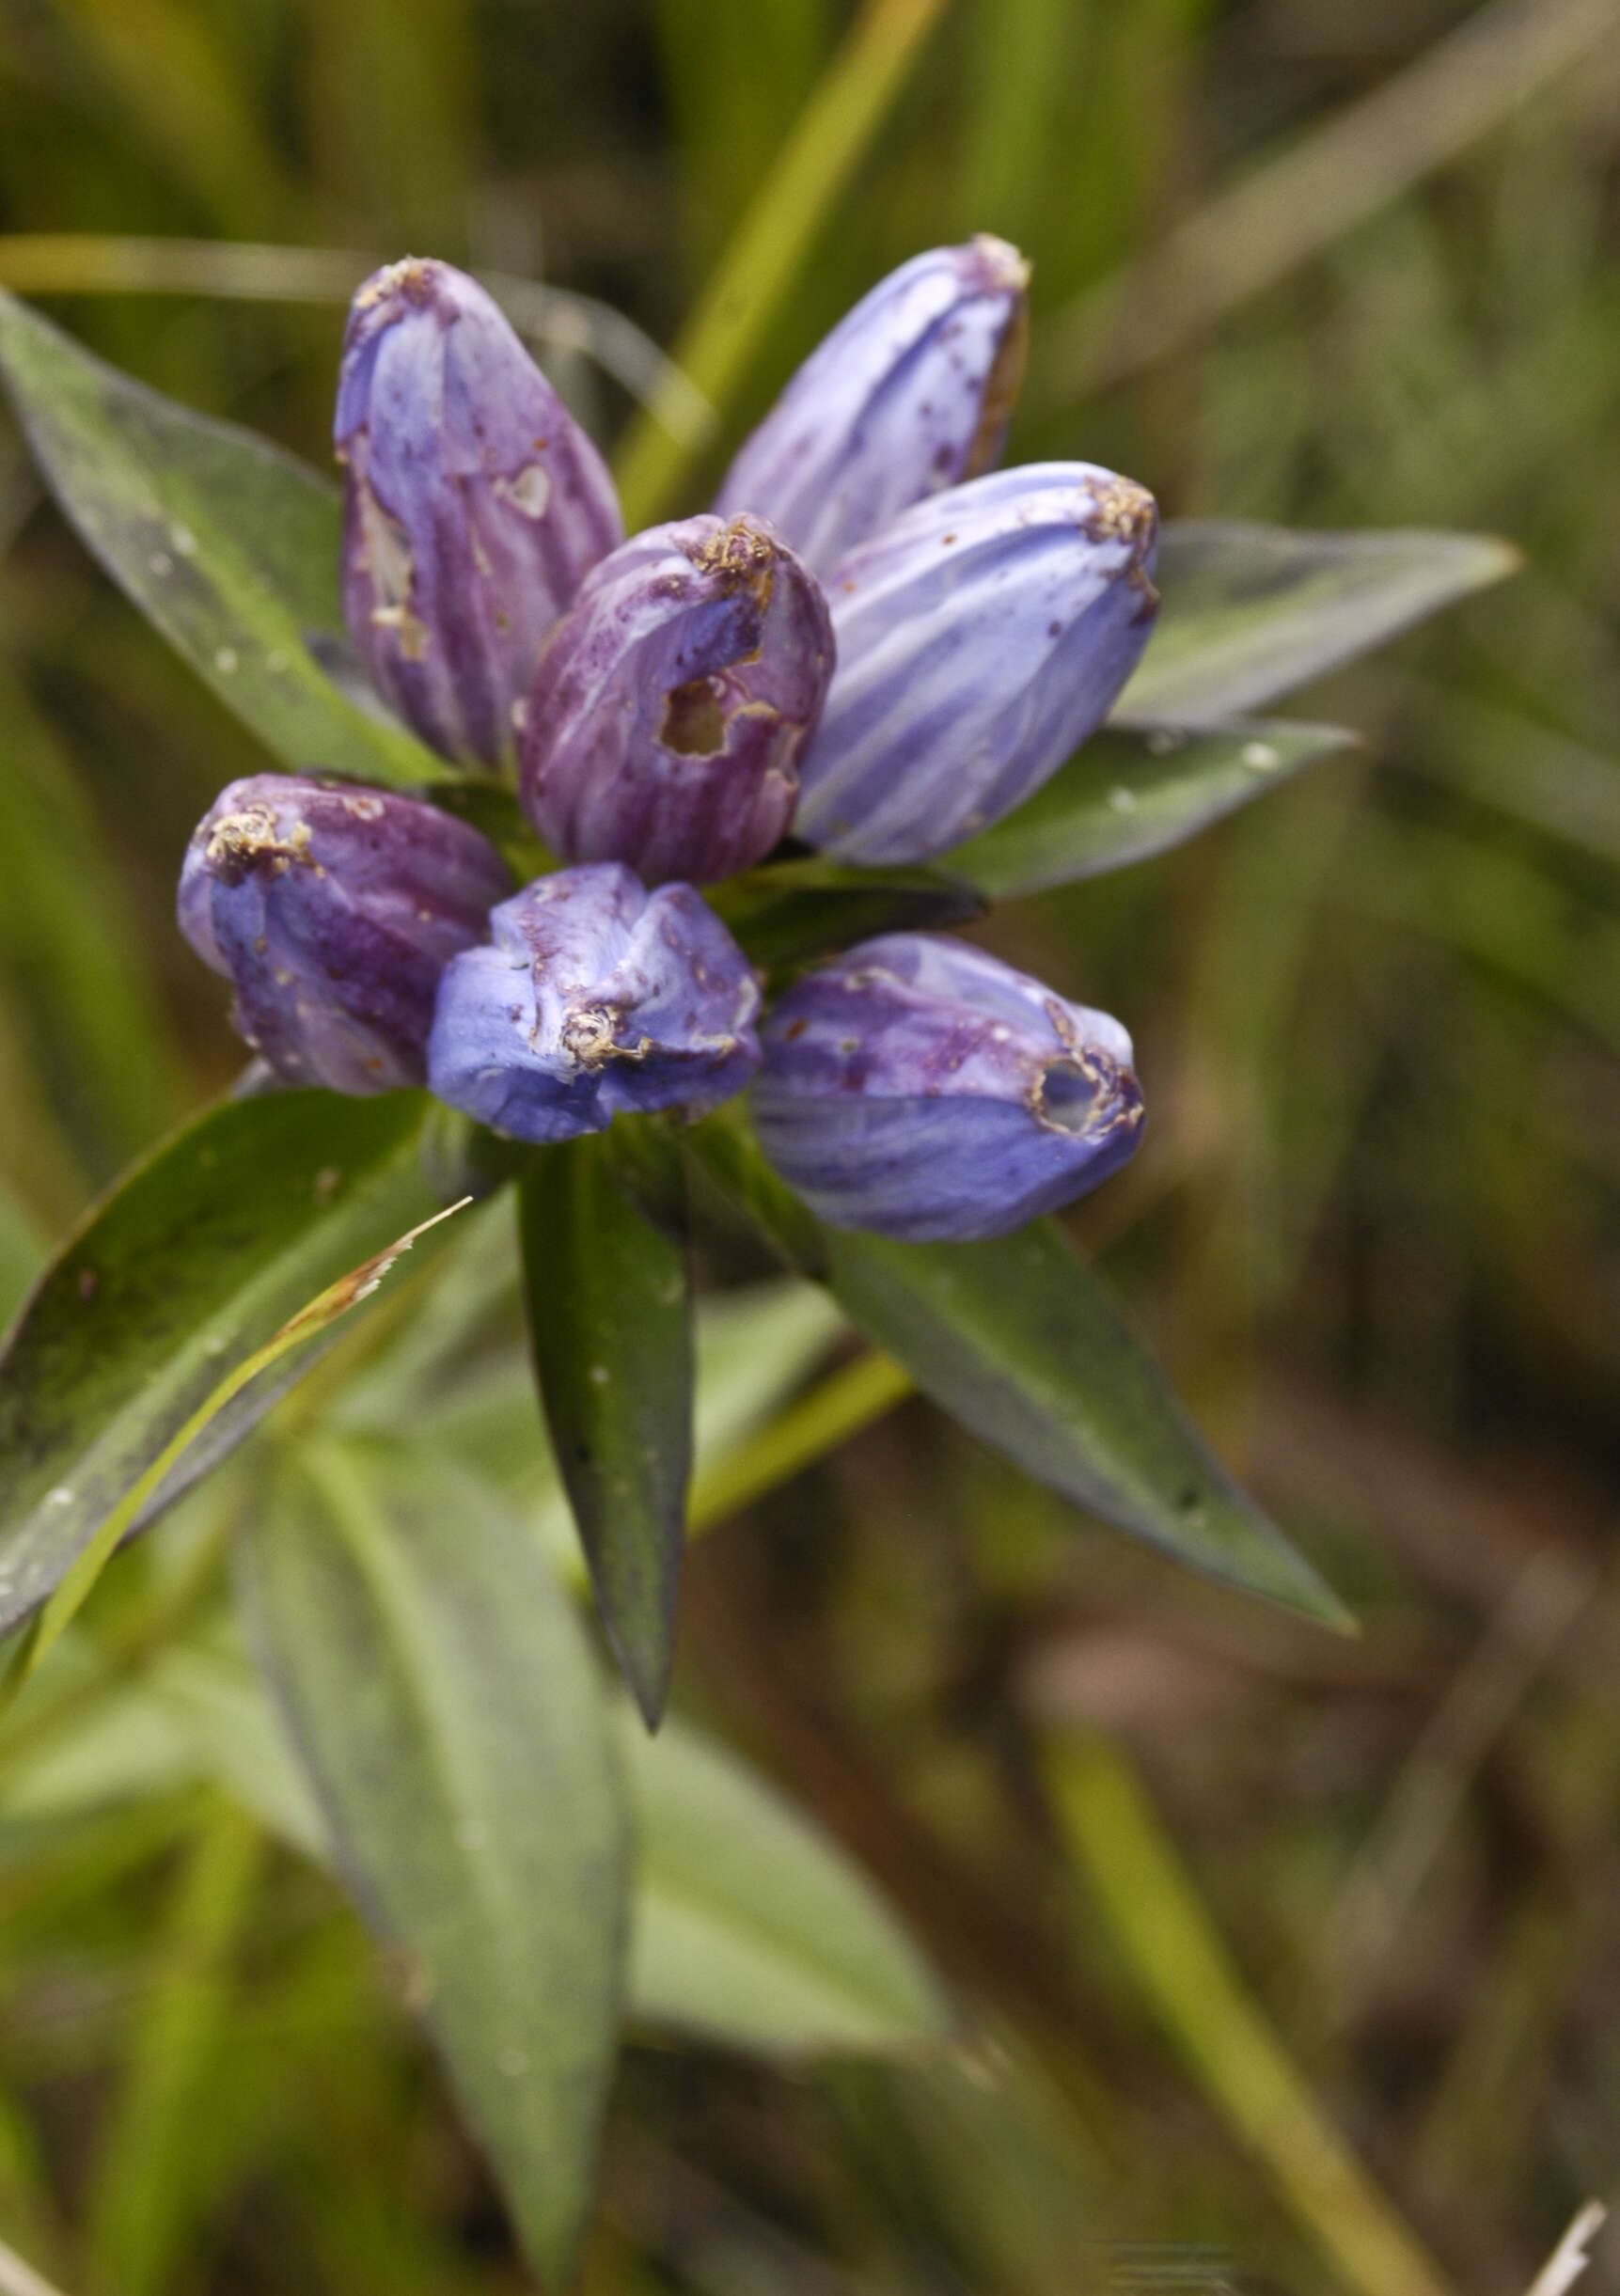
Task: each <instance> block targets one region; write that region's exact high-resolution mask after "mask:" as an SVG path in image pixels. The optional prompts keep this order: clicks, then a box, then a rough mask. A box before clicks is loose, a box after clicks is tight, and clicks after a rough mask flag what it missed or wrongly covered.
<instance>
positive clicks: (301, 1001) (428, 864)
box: [179, 773, 511, 1093]
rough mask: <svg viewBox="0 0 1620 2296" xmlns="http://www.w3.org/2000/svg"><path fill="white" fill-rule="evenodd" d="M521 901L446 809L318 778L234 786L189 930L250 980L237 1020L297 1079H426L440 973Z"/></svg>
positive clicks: (486, 851) (200, 862) (279, 777)
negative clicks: (495, 908) (501, 910)
mask: <svg viewBox="0 0 1620 2296" xmlns="http://www.w3.org/2000/svg"><path fill="white" fill-rule="evenodd" d="M510 891H511V873H510V872H509V871H508V869H507V867H506V864H505V862H504V861H502V859H501V857H500V856H499V855H498V854H497V853H496V851H495V847H494V846H493V845H492V844H490V843H489V841H488V840H487V839H485V838H483V837H480V835H479V833H478V831H477V830H476V829H472V828H469V827H468V826H466V824H465V823H464V822H460V821H453V820H451V818H450V817H449V815H448V814H447V813H441V812H440V811H439V810H438V808H437V807H436V806H431V805H423V804H421V803H419V802H418V800H417V799H416V798H414V797H401V796H399V795H397V794H395V793H394V792H393V791H391V790H381V789H365V788H362V787H361V786H359V785H358V784H357V783H355V782H353V781H329V780H317V779H315V778H311V777H310V776H308V775H305V774H274V773H267V774H257V775H255V776H254V777H253V778H251V779H249V780H246V781H233V782H232V783H231V784H230V786H229V788H228V789H227V790H226V791H225V792H224V793H223V794H222V795H221V796H220V797H219V798H218V799H217V801H216V802H215V804H214V805H213V807H212V810H210V811H209V812H208V813H207V814H205V816H204V817H203V819H202V821H201V823H200V824H199V825H198V826H197V832H196V834H195V836H194V837H193V838H192V841H191V844H190V846H189V848H188V850H187V853H186V857H185V864H184V867H183V868H182V870H181V880H180V902H179V908H180V924H181V932H182V933H183V934H184V935H185V936H186V938H187V940H188V941H190V943H191V945H192V947H193V948H194V949H195V950H196V951H197V954H198V956H200V957H201V958H202V959H203V961H204V963H205V964H208V965H212V967H213V969H214V971H215V972H221V973H224V974H225V975H226V976H227V977H228V979H229V980H231V981H232V982H234V983H235V985H236V1005H235V1009H234V1011H233V1013H232V1014H231V1021H232V1025H233V1026H234V1027H235V1029H236V1030H237V1032H238V1034H239V1035H241V1036H243V1037H244V1038H245V1039H246V1041H247V1042H248V1044H250V1045H251V1046H253V1048H254V1050H255V1051H256V1052H258V1053H259V1054H260V1056H261V1058H262V1059H263V1060H265V1061H266V1062H269V1064H270V1066H271V1067H272V1068H273V1069H274V1070H275V1073H276V1074H277V1075H278V1076H280V1077H285V1078H286V1080H287V1081H288V1082H289V1083H291V1084H324V1085H328V1086H330V1088H331V1089H332V1090H333V1091H334V1092H338V1093H383V1092H387V1091H389V1090H390V1089H392V1088H393V1087H394V1086H396V1085H405V1084H420V1083H422V1082H423V1081H424V1079H425V1077H426V1067H425V1063H424V1059H423V1053H424V1048H425V1046H426V1045H427V1041H428V1030H429V1027H430V1025H431V1024H432V1021H433V992H434V990H435V989H436V988H437V986H438V981H439V974H440V973H441V972H442V971H443V969H444V967H445V966H446V964H447V963H448V960H449V959H450V958H451V957H452V956H454V955H455V954H456V953H457V952H458V951H460V950H463V949H466V948H470V947H471V946H472V945H473V944H474V943H475V942H477V941H480V940H481V939H482V938H483V936H484V931H485V920H486V919H487V917H488V915H489V911H490V907H491V905H492V904H494V903H495V902H496V901H500V900H502V899H504V898H505V896H506V895H507V894H508V893H509V892H510Z"/></svg>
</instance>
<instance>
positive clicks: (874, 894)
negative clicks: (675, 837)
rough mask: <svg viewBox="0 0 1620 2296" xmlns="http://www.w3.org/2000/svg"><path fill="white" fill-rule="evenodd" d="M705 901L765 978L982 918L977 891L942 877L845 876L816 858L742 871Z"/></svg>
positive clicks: (883, 872) (862, 872)
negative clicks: (838, 953) (866, 945)
mask: <svg viewBox="0 0 1620 2296" xmlns="http://www.w3.org/2000/svg"><path fill="white" fill-rule="evenodd" d="M954 866H955V864H954V860H952V869H953V868H954ZM708 901H709V905H710V907H711V908H713V909H715V910H716V911H717V912H718V914H719V915H720V916H721V917H722V918H724V920H725V921H726V924H727V926H728V927H729V929H730V931H731V936H732V938H733V939H734V940H736V941H737V942H738V943H739V944H740V946H741V947H742V948H743V950H744V951H746V952H747V955H748V956H749V957H750V958H751V959H752V961H753V962H754V964H756V965H759V966H763V967H764V969H765V970H766V971H770V970H772V969H774V968H775V967H777V966H781V965H800V964H803V963H804V962H805V961H806V960H807V959H808V958H810V957H818V956H826V955H829V954H830V953H831V952H832V951H834V950H835V949H853V948H854V947H855V945H856V943H857V941H864V940H871V939H872V938H873V936H874V935H876V934H879V933H943V932H946V931H948V930H949V929H950V928H951V927H952V925H965V924H970V923H971V922H972V920H974V918H976V917H982V916H983V913H984V900H983V893H982V892H981V891H980V890H979V889H978V888H977V887H975V886H974V885H972V884H970V883H968V882H967V879H966V878H963V877H958V876H954V875H951V874H948V873H946V872H945V871H943V870H937V869H850V868H846V867H845V866H844V864H843V863H842V862H841V861H823V860H819V859H810V860H798V861H780V862H778V863H776V864H775V865H774V866H772V867H766V868H761V869H749V870H745V871H744V872H743V873H742V875H741V876H737V877H732V878H731V879H729V880H728V882H727V883H726V884H724V885H717V886H715V887H713V888H711V889H710V890H709V892H708Z"/></svg>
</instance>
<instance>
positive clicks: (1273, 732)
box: [950, 718, 1358, 900]
mask: <svg viewBox="0 0 1620 2296" xmlns="http://www.w3.org/2000/svg"><path fill="white" fill-rule="evenodd" d="M1357 739H1358V737H1357V735H1355V734H1354V733H1351V732H1349V731H1346V730H1345V728H1344V727H1342V726H1304V725H1290V724H1288V723H1287V722H1286V721H1285V720H1283V719H1282V718H1255V719H1252V720H1250V722H1249V723H1247V724H1237V725H1230V726H1214V727H1210V728H1208V729H1207V730H1205V731H1202V732H1201V731H1198V730H1197V729H1195V728H1192V727H1187V726H1149V727H1135V726H1106V727H1105V728H1104V729H1103V731H1101V732H1100V733H1097V734H1093V737H1092V739H1091V740H1090V741H1089V742H1088V743H1087V744H1086V746H1085V747H1084V748H1083V749H1080V750H1077V752H1076V754H1075V755H1074V756H1073V757H1072V758H1071V759H1070V760H1069V762H1068V763H1067V764H1066V765H1063V766H1061V767H1060V768H1059V770H1058V771H1057V772H1056V773H1055V774H1054V775H1053V776H1052V778H1051V779H1050V780H1049V781H1048V782H1047V783H1046V786H1045V787H1044V788H1042V789H1038V790H1037V791H1036V792H1035V794H1034V795H1033V796H1032V797H1029V798H1026V799H1025V801H1024V803H1023V804H1022V805H1021V806H1020V807H1019V808H1018V810H1017V811H1016V812H1014V813H1010V814H1009V815H1008V816H1007V818H1006V820H1005V821H999V822H998V823H997V824H996V826H995V827H994V828H993V829H987V830H986V831H985V832H984V834H983V837H976V838H974V839H973V840H972V841H971V842H970V843H969V844H966V845H958V846H957V847H956V848H955V849H954V851H953V852H952V854H951V856H950V863H951V867H952V869H953V870H955V871H956V872H957V873H959V874H961V875H962V876H964V877H967V879H968V880H969V881H970V882H971V883H972V884H974V885H976V886H978V888H979V889H980V890H981V891H982V892H983V893H985V894H987V895H989V896H990V897H991V898H992V899H995V900H1006V899H1008V898H1010V897H1012V896H1014V895H1016V894H1019V893H1038V892H1042V891H1044V890H1045V889H1046V888H1047V887H1048V886H1053V885H1073V884H1075V883H1077V881H1078V880H1079V879H1081V878H1082V877H1097V876H1101V875H1102V874H1103V873H1104V872H1105V871H1107V870H1110V869H1124V868H1125V866H1126V865H1127V864H1128V863H1129V862H1131V861H1145V860H1147V859H1149V858H1150V857H1152V856H1153V855H1154V854H1156V853H1167V852H1169V850H1170V848H1171V847H1172V845H1180V844H1183V843H1185V841H1187V839H1188V838H1189V837H1196V836H1197V834H1198V832H1199V830H1200V829H1204V828H1207V827H1208V826H1209V825H1210V824H1211V822H1216V821H1219V820H1220V819H1221V817H1222V815H1223V814H1226V813H1232V812H1235V811H1236V810H1237V808H1238V807H1239V806H1242V805H1247V804H1249V802H1250V799H1251V798H1254V797H1259V796H1262V795H1263V794H1265V792H1266V790H1268V789H1274V788H1275V787H1276V785H1277V783H1278V782H1279V781H1285V780H1286V779H1287V778H1288V777H1289V776H1290V775H1291V774H1296V773H1298V771H1299V769H1300V767H1301V766H1304V765H1311V764H1314V763H1315V762H1316V760H1317V759H1318V758H1325V757H1331V756H1332V755H1333V754H1334V752H1335V751H1336V750H1341V749H1348V748H1351V747H1354V746H1355V743H1356V741H1357Z"/></svg>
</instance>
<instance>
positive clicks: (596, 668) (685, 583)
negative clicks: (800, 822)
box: [520, 517, 833, 885]
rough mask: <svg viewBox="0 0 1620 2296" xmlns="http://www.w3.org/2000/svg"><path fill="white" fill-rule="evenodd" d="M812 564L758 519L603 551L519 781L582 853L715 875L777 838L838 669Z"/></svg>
mask: <svg viewBox="0 0 1620 2296" xmlns="http://www.w3.org/2000/svg"><path fill="white" fill-rule="evenodd" d="M832 661H833V644H832V626H831V624H830V622H829V621H828V620H827V610H826V600H825V599H824V598H823V596H822V593H821V590H820V587H819V585H818V584H817V582H816V580H815V577H814V576H813V575H812V574H808V573H807V572H806V571H805V569H804V567H803V566H802V565H801V564H800V563H799V561H798V559H797V558H795V557H794V554H793V552H792V551H791V550H789V549H787V548H786V547H785V546H784V545H783V544H782V543H780V542H779V540H778V539H777V537H776V536H775V535H774V534H773V533H772V532H771V530H770V528H769V527H766V526H764V525H763V524H762V523H761V522H760V521H759V520H758V519H754V518H735V519H733V520H732V521H731V524H730V525H729V526H728V525H727V524H726V522H725V521H724V520H723V519H720V518H713V517H702V518H688V519H684V520H683V521H682V522H681V523H680V524H678V525H675V526H668V527H649V529H648V530H647V531H646V532H645V533H644V534H637V535H636V536H635V537H633V539H632V540H631V541H629V542H627V543H624V544H623V545H622V547H621V548H620V549H618V550H616V551H614V553H613V555H612V556H611V557H610V558H605V559H604V560H603V562H602V563H601V565H600V566H598V567H597V568H596V569H595V571H594V572H593V573H592V574H590V575H589V576H588V577H587V579H586V582H585V584H584V587H583V588H582V589H581V590H580V593H579V597H578V600H577V602H576V603H575V605H574V608H573V610H572V612H570V613H569V614H568V615H566V616H565V617H564V619H563V620H562V621H560V622H558V626H557V628H556V629H555V630H554V631H553V632H552V634H551V637H550V639H549V640H548V642H547V644H546V648H545V651H544V653H543V655H542V657H541V666H540V674H539V677H538V679H537V681H536V684H535V689H534V693H533V696H532V697H531V699H530V700H529V703H528V707H527V712H526V715H525V720H524V729H523V735H522V746H521V750H520V757H521V780H520V790H521V794H522V797H523V802H524V806H525V808H526V810H527V812H528V814H529V817H530V819H531V820H532V821H533V823H534V825H535V826H536V827H537V828H538V829H539V831H540V833H541V835H542V837H543V838H544V839H545V841H546V842H547V844H549V845H551V846H552V847H553V848H554V850H555V851H557V852H558V853H560V854H561V855H562V856H563V857H564V858H565V859H567V860H570V861H609V860H611V861H624V862H626V863H628V865H629V866H630V867H631V868H632V869H634V870H635V871H636V873H637V875H638V876H639V877H641V878H642V879H643V880H644V882H646V883H647V884H649V885H655V884H659V883H661V882H662V881H664V880H665V879H667V878H671V877H677V878H681V879H684V881H686V882H687V883H690V884H697V885H704V884H708V883H710V882H711V881H712V880H713V879H715V878H716V877H729V876H731V875H732V874H733V873H735V872H736V871H737V870H739V869H747V867H748V866H749V864H750V863H751V862H754V861H757V860H759V859H760V858H761V857H762V856H763V855H764V854H766V853H768V852H769V851H770V849H771V847H772V846H773V845H774V844H775V843H776V842H777V841H778V839H779V838H780V837H781V835H782V833H783V831H784V830H785V829H786V828H787V826H788V823H789V821H790V820H791V819H792V817H793V811H794V804H795V802H796V801H797V797H798V786H799V783H798V760H799V753H800V751H801V750H802V749H803V747H804V745H805V741H806V738H807V736H808V735H809V734H810V732H811V731H813V729H814V727H815V725H816V723H817V721H818V720H819V718H820V716H821V711H822V703H823V700H825V698H826V687H827V680H828V679H829V678H830V676H831V675H832Z"/></svg>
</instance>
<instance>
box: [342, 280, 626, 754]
mask: <svg viewBox="0 0 1620 2296" xmlns="http://www.w3.org/2000/svg"><path fill="white" fill-rule="evenodd" d="M334 428H335V436H336V443H337V449H338V458H339V460H340V461H341V462H342V463H343V464H344V465H345V472H344V527H343V568H342V571H343V611H344V615H345V618H346V620H347V621H348V624H349V634H350V636H351V637H352V638H353V639H354V644H355V646H356V647H357V648H358V649H359V653H360V655H361V658H362V659H363V660H364V662H365V664H366V667H367V668H368V670H369V671H370V676H371V678H372V681H373V683H374V684H375V685H376V687H377V689H378V691H379V692H380V693H381V694H382V695H383V696H384V698H385V700H387V701H389V702H391V703H392V705H393V707H394V708H395V709H396V710H398V711H399V713H400V715H401V716H402V717H403V718H404V719H405V720H406V721H407V723H408V724H409V725H410V726H411V727H412V728H413V729H414V731H416V732H417V733H418V734H420V736H421V738H422V739H423V740H424V741H425V742H427V743H428V744H429V745H430V746H431V747H433V748H434V749H436V750H438V751H439V752H440V753H441V754H442V755H443V756H445V757H448V758H454V759H457V760H459V761H462V762H464V763H476V764H482V765H496V764H499V763H501V762H502V761H503V760H508V759H510V758H511V754H512V749H513V741H514V729H513V724H512V711H513V709H514V708H515V707H516V706H517V705H518V704H519V703H520V702H521V701H522V700H523V699H524V697H525V695H526V694H527V692H528V689H529V686H530V684H532V682H533V679H534V670H535V664H536V663H537V662H538V661H539V659H540V649H541V646H542V645H543V642H544V639H545V635H546V633H547V631H548V630H549V629H550V628H551V626H552V624H553V623H554V622H555V621H557V619H558V615H560V614H561V613H563V612H564V611H565V609H566V608H567V607H568V606H569V605H572V603H573V601H574V594H575V592H576V591H577V590H578V588H579V585H580V583H581V581H582V580H583V579H584V576H585V574H586V572H587V570H588V569H589V568H590V567H591V566H593V565H594V564H595V563H596V561H597V559H598V558H601V557H602V556H603V555H604V554H605V553H606V551H609V550H611V549H612V548H613V546H614V544H615V543H617V542H618V541H619V539H620V537H621V533H622V531H623V528H622V527H621V523H620V517H619V505H618V500H617V497H616V496H615V495H614V491H613V482H612V480H611V479H610V478H609V477H608V475H607V469H606V464H604V463H603V460H602V457H601V456H600V455H599V454H598V453H597V451H596V448H594V447H593V446H592V445H591V443H590V439H589V438H587V437H586V435H585V433H584V432H583V431H582V430H581V429H580V428H579V425H578V424H577V423H576V422H575V421H574V417H572V416H571V415H570V414H569V412H568V410H567V408H566V407H565V406H564V405H563V403H562V401H561V400H560V399H559V398H558V395H557V393H556V391H554V390H553V388H552V387H551V385H550V384H549V383H548V382H547V381H546V379H545V377H544V376H543V374H542V373H541V371H540V370H539V368H538V367H537V366H536V365H535V363H534V361H533V360H532V359H531V358H530V357H529V355H528V353H527V351H526V350H525V349H524V347H523V345H522V343H521V342H520V341H519V340H518V338H517V336H516V335H515V333H514V332H513V330H512V328H511V325H510V323H509V322H508V321H507V319H506V317H505V316H504V314H503V313H502V312H501V310H500V309H499V307H497V306H496V305H495V303H494V302H493V301H492V299H491V298H490V296H489V295H488V294H486V293H485V291H484V290H483V289H482V288H481V287H480V285H479V284H478V282H477V280H476V279H470V278H468V277H467V275H466V274H465V273H464V272H460V271H456V270H454V269H452V267H451V266H450V265H449V264H448V263H439V262H430V261H418V260H417V259H414V258H411V259H406V260H405V261H404V262H401V263H391V264H389V266H388V267H387V269H386V270H385V271H379V272H377V273H376V274H375V275H374V276H372V277H371V278H370V279H368V280H367V281H366V284H365V285H364V286H363V287H362V288H361V289H360V291H359V292H358V293H357V294H356V295H355V297H354V304H353V307H352V308H351V311H350V316H349V327H348V333H347V335H346V336H345V338H344V342H343V363H342V369H341V371H340V374H339V379H338V412H337V419H336V423H335V426H334Z"/></svg>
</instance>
